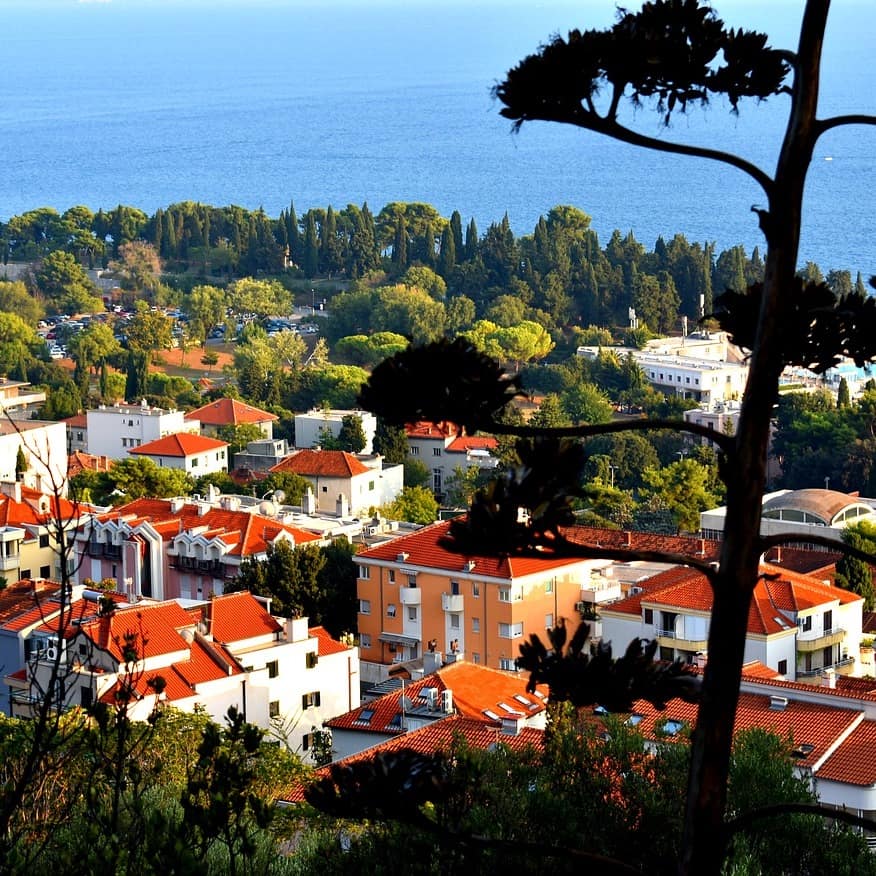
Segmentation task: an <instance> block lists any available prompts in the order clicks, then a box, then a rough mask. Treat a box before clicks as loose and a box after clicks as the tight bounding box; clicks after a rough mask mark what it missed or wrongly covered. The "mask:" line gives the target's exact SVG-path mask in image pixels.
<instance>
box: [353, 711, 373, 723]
mask: <svg viewBox="0 0 876 876" xmlns="http://www.w3.org/2000/svg"><path fill="white" fill-rule="evenodd" d="M373 717H374V709H362V711H361V712H359V717H358V718H356V720H357V721H361V722H362V723H363V724H370V723H371V719H372V718H373Z"/></svg>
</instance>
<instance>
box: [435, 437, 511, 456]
mask: <svg viewBox="0 0 876 876" xmlns="http://www.w3.org/2000/svg"><path fill="white" fill-rule="evenodd" d="M498 446H499V442H498V441H497V440H496V439H495V438H494V437H493V436H492V435H460V436H459V437H458V438H454V439H453V440H452V441H451V442H450V443H449V444H448V445H447V447H446V448H445V450H446V451H447V452H448V453H466V452H467V451H469V450H495V449H496V448H497V447H498Z"/></svg>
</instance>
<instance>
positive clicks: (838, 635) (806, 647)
mask: <svg viewBox="0 0 876 876" xmlns="http://www.w3.org/2000/svg"><path fill="white" fill-rule="evenodd" d="M845 637H846V631H845V630H844V629H842V628H841V627H834V628H833V629H832V630H823V631H821V632H812V631H807V632H805V633H802V632H800V633H798V634H797V650H798V651H818V650H819V649H821V648H827V647H829V646H830V645H839V643H840V642H842V641H843V639H845Z"/></svg>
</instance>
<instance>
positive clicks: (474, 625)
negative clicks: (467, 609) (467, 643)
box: [471, 617, 481, 633]
mask: <svg viewBox="0 0 876 876" xmlns="http://www.w3.org/2000/svg"><path fill="white" fill-rule="evenodd" d="M471 631H472V632H473V633H479V632H480V631H481V619H480V618H479V617H473V618H472V619H471Z"/></svg>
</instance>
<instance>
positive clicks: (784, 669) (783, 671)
mask: <svg viewBox="0 0 876 876" xmlns="http://www.w3.org/2000/svg"><path fill="white" fill-rule="evenodd" d="M778 670H779V675H787V674H788V661H787V660H779V666H778Z"/></svg>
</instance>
